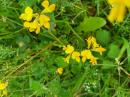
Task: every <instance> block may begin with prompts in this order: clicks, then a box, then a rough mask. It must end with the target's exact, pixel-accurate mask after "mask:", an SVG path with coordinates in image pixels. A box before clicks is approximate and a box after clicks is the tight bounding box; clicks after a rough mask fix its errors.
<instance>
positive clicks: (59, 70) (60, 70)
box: [57, 67, 63, 75]
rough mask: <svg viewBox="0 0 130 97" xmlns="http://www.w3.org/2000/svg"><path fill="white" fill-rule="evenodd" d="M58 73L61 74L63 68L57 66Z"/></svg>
mask: <svg viewBox="0 0 130 97" xmlns="http://www.w3.org/2000/svg"><path fill="white" fill-rule="evenodd" d="M57 73H58V74H59V75H61V74H62V73H63V68H61V67H60V68H57Z"/></svg>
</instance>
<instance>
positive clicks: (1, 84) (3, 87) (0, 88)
mask: <svg viewBox="0 0 130 97" xmlns="http://www.w3.org/2000/svg"><path fill="white" fill-rule="evenodd" d="M7 85H8V82H5V83H2V82H0V90H4V89H6V87H7Z"/></svg>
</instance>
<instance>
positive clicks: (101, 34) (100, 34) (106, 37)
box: [96, 30, 111, 46]
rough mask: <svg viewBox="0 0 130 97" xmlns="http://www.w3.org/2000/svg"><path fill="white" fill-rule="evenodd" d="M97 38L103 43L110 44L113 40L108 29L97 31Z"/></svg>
mask: <svg viewBox="0 0 130 97" xmlns="http://www.w3.org/2000/svg"><path fill="white" fill-rule="evenodd" d="M96 39H97V41H98V42H99V43H100V44H101V45H105V46H106V45H108V43H109V42H110V40H111V35H110V32H108V31H106V30H98V31H97V32H96Z"/></svg>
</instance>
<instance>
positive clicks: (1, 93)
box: [0, 82, 8, 97]
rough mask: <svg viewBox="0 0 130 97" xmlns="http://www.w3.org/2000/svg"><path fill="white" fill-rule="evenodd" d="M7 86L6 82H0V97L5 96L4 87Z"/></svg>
mask: <svg viewBox="0 0 130 97" xmlns="http://www.w3.org/2000/svg"><path fill="white" fill-rule="evenodd" d="M7 86H8V82H0V97H4V96H7V90H6V87H7Z"/></svg>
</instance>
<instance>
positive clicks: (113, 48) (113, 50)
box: [107, 44, 120, 59]
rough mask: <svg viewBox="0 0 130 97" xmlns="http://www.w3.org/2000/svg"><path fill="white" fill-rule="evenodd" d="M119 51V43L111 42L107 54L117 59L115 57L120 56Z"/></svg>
mask: <svg viewBox="0 0 130 97" xmlns="http://www.w3.org/2000/svg"><path fill="white" fill-rule="evenodd" d="M119 52H120V49H119V47H118V45H116V44H111V45H110V46H109V51H108V54H107V56H108V57H109V58H112V59H115V58H117V57H118V54H119Z"/></svg>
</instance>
